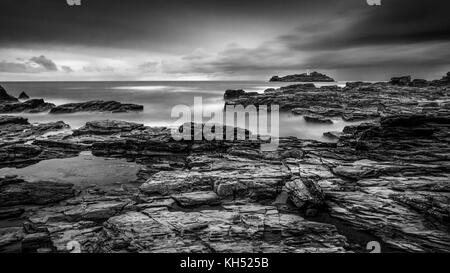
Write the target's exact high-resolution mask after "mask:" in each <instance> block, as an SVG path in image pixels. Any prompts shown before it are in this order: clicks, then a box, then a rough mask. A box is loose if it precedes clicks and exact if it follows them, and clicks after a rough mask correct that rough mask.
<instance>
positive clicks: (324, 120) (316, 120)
mask: <svg viewBox="0 0 450 273" xmlns="http://www.w3.org/2000/svg"><path fill="white" fill-rule="evenodd" d="M303 118H304V119H305V121H306V122H311V123H328V124H332V123H333V121H332V120H331V119H328V118H323V117H319V116H312V115H308V116H303Z"/></svg>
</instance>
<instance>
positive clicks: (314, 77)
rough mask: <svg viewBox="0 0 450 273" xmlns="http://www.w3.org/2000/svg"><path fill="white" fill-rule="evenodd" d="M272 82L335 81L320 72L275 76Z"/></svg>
mask: <svg viewBox="0 0 450 273" xmlns="http://www.w3.org/2000/svg"><path fill="white" fill-rule="evenodd" d="M270 81H271V82H334V81H335V80H334V79H333V78H330V77H329V76H327V75H325V74H321V73H319V72H316V71H314V72H312V73H310V74H307V73H303V74H295V75H288V76H284V77H278V76H273V77H272V78H271V79H270Z"/></svg>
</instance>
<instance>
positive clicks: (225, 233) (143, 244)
mask: <svg viewBox="0 0 450 273" xmlns="http://www.w3.org/2000/svg"><path fill="white" fill-rule="evenodd" d="M305 232H307V233H308V234H309V235H308V237H309V238H308V240H304V238H303V237H302V236H296V235H295V234H297V235H298V234H304V233H305ZM100 240H101V242H102V243H101V244H100V246H101V249H100V250H101V251H102V252H122V251H124V252H204V253H209V252H218V253H222V252H225V253H232V252H238V253H242V252H247V253H254V252H265V253H269V252H270V253H280V252H298V253H301V252H345V249H344V247H345V246H346V245H347V242H346V240H345V238H344V237H343V236H341V235H339V234H338V232H337V230H336V229H335V227H334V226H332V225H327V224H320V223H314V222H309V221H307V220H305V219H303V218H302V217H300V216H297V215H292V214H281V213H279V212H278V211H277V210H276V208H275V207H273V206H262V205H257V204H248V205H242V206H236V205H229V206H225V209H223V210H202V211H201V212H181V211H169V210H167V209H165V208H156V209H146V210H143V211H142V212H128V213H125V214H122V215H119V216H116V217H113V218H111V219H109V220H108V221H107V222H106V223H105V225H104V232H102V234H101V238H100Z"/></svg>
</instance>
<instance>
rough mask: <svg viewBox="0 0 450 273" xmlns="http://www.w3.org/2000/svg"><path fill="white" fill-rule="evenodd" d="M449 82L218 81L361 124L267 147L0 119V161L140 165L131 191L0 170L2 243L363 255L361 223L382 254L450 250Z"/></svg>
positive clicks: (287, 106)
mask: <svg viewBox="0 0 450 273" xmlns="http://www.w3.org/2000/svg"><path fill="white" fill-rule="evenodd" d="M448 79H449V74H447V76H446V77H444V78H443V79H442V80H439V81H433V82H421V87H418V86H416V85H417V83H418V82H417V81H415V83H414V84H413V83H412V82H414V81H401V82H402V83H401V84H399V81H398V80H395V79H394V80H393V81H392V82H389V83H375V84H368V83H349V84H347V86H346V87H344V88H340V87H337V86H334V87H330V86H329V87H321V88H316V87H314V86H313V85H294V86H288V87H282V88H280V89H268V90H266V91H265V92H264V94H255V93H246V92H245V91H243V90H237V91H232V90H231V91H227V92H226V94H225V98H226V103H227V104H232V105H235V104H243V105H250V104H255V105H263V104H264V105H270V104H278V105H280V108H282V109H283V110H285V111H292V112H293V113H298V114H302V115H310V116H313V117H314V118H321V119H323V120H325V119H327V118H331V117H332V118H335V117H340V118H342V119H344V120H370V122H367V123H362V124H360V125H356V126H348V127H346V128H345V129H344V131H343V132H341V133H329V135H330V136H333V137H335V138H337V142H336V143H323V142H319V141H312V140H302V139H297V138H295V137H285V138H280V141H279V146H278V149H277V150H276V151H261V149H260V146H261V144H262V141H260V140H253V141H250V140H245V141H244V140H231V141H225V140H224V141H212V142H211V141H206V140H195V141H194V140H193V141H175V140H174V139H173V138H172V136H171V130H170V129H168V128H165V127H147V126H144V125H142V124H135V123H129V122H124V121H94V122H88V123H87V124H86V125H85V126H84V127H82V128H78V129H74V130H68V129H69V126H68V125H66V124H65V123H64V122H62V121H61V122H56V123H49V124H38V125H32V124H30V123H29V122H28V121H27V120H26V119H25V118H20V117H12V116H0V132H1V133H0V158H1V160H0V162H1V167H10V168H23V167H25V166H29V165H32V164H34V163H36V162H39V161H42V160H47V159H54V158H67V157H76V156H77V155H78V154H79V153H80V152H82V151H90V152H91V153H92V154H93V155H95V156H98V157H105V158H124V159H126V160H127V161H129V162H136V163H138V164H140V165H142V166H143V168H142V169H141V171H140V172H139V173H138V179H137V181H135V182H134V183H133V185H130V186H127V187H124V186H123V185H116V186H115V187H110V188H102V187H101V186H98V187H94V188H92V187H80V186H75V185H71V184H68V183H60V182H54V181H39V182H31V181H26V180H24V179H22V178H20V177H10V176H9V177H2V178H0V219H1V220H0V222H2V223H3V224H2V225H1V227H0V251H2V252H70V251H77V246H79V250H80V251H81V252H272V253H286V252H290V253H305V252H311V253H317V252H321V253H330V252H366V251H367V250H366V244H367V241H366V240H361V239H358V237H361V236H355V234H359V233H363V234H364V236H367V237H366V238H367V240H369V239H370V240H371V241H378V242H379V243H380V244H381V245H382V251H388V250H389V251H398V252H450V225H449V223H450V184H449V177H450V164H449V161H450V160H449V159H450V145H449V144H450V143H449V142H450V97H449V96H450V88H449V81H448ZM7 99H9V100H12V99H11V98H7ZM15 103H17V102H15ZM49 132H53V133H51V134H49ZM68 246H69V247H68ZM73 246H76V247H73Z"/></svg>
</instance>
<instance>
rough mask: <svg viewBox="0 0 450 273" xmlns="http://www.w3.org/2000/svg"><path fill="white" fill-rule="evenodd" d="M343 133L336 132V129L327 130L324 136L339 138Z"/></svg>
mask: <svg viewBox="0 0 450 273" xmlns="http://www.w3.org/2000/svg"><path fill="white" fill-rule="evenodd" d="M342 135H343V133H342V132H336V131H332V132H325V133H323V136H324V137H326V138H329V139H334V140H336V139H339V138H340V137H341V136H342Z"/></svg>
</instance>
